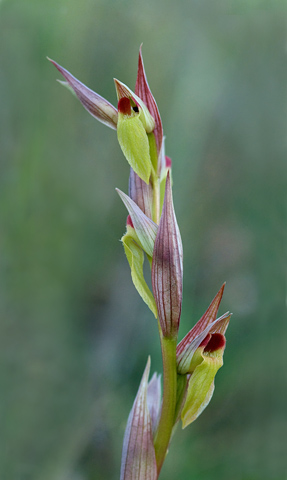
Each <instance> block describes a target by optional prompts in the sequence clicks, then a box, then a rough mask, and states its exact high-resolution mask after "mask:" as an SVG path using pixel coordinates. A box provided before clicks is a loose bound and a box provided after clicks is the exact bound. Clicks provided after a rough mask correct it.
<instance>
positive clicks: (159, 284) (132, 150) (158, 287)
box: [50, 49, 231, 480]
mask: <svg viewBox="0 0 287 480" xmlns="http://www.w3.org/2000/svg"><path fill="white" fill-rule="evenodd" d="M50 61H51V62H52V63H53V64H54V65H55V67H56V68H57V69H58V70H59V72H60V73H61V74H62V75H63V77H64V78H65V81H64V82H61V83H63V84H64V85H65V86H67V87H68V88H69V89H70V90H72V91H73V92H74V93H75V94H76V96H77V97H78V98H79V100H80V102H81V103H82V105H83V106H84V107H85V108H86V110H87V111H88V112H89V113H90V114H91V115H93V116H94V117H95V118H96V119H97V120H99V121H100V122H101V123H104V124H105V125H107V126H108V127H110V128H112V129H114V130H116V131H117V137H118V141H119V144H120V147H121V149H122V152H123V154H124V156H125V158H126V159H127V161H128V163H129V165H130V167H131V168H130V178H129V195H126V194H125V193H123V192H121V191H120V190H117V192H118V194H119V196H120V198H121V199H122V201H123V203H124V205H125V206H126V208H127V211H128V217H127V221H126V233H125V234H124V235H123V237H122V243H123V246H124V250H125V253H126V256H127V259H128V262H129V265H130V269H131V276H132V281H133V283H134V286H135V288H136V289H137V291H138V293H139V294H140V296H141V297H142V299H143V301H144V302H145V303H146V304H147V305H148V307H149V308H150V310H151V311H152V313H153V314H154V316H155V318H156V319H157V321H158V330H159V336H160V342H161V351H162V361H163V394H161V378H160V375H157V374H156V373H155V374H154V375H153V377H152V379H151V380H150V381H149V380H148V379H149V373H150V358H148V361H147V365H146V367H145V370H144V373H143V376H142V380H141V383H140V386H139V390H138V393H137V395H136V398H135V401H134V404H133V407H132V410H131V412H130V415H129V418H128V423H127V427H126V431H125V436H124V442H123V452H122V465H121V475H120V479H121V480H156V479H157V478H158V477H159V474H160V471H161V468H162V465H163V462H164V459H165V456H166V454H167V450H168V447H169V444H170V440H171V436H172V433H173V430H174V428H175V426H176V425H177V423H178V422H179V420H180V419H181V421H182V426H183V428H185V427H186V426H187V425H189V424H190V423H192V422H194V420H196V418H197V417H198V416H199V415H200V414H201V412H202V411H203V410H204V409H205V408H206V406H207V405H208V403H209V401H210V399H211V397H212V394H213V391H214V377H215V375H216V372H217V370H218V369H219V368H220V367H221V366H222V364H223V353H224V348H225V342H226V340H225V336H224V335H225V331H226V329H227V327H228V324H229V320H230V317H231V314H229V312H227V313H225V314H224V315H222V316H221V317H219V318H217V312H218V309H219V305H220V302H221V298H222V295H223V290H224V286H225V284H223V285H222V287H221V288H220V290H219V292H218V293H217V294H216V296H215V297H214V299H213V300H212V302H211V304H210V305H209V307H208V309H207V310H206V312H205V313H204V315H203V316H202V317H201V319H200V320H199V321H198V322H197V323H196V325H195V326H194V327H193V328H192V329H191V330H190V331H189V332H188V333H187V335H186V336H185V337H184V338H183V339H182V340H181V341H180V342H179V343H178V339H177V337H178V328H179V322H180V315H181V304H182V277H183V266H182V259H183V253H182V242H181V236H180V231H179V228H178V224H177V220H176V216H175V211H174V206H173V199H172V185H171V160H170V159H169V158H168V157H167V156H165V149H164V136H163V129H162V122H161V118H160V114H159V111H158V107H157V104H156V102H155V99H154V97H153V95H152V93H151V91H150V88H149V85H148V82H147V79H146V74H145V70H144V65H143V59H142V52H141V49H140V52H139V60H138V72H137V80H136V86H135V92H133V91H132V90H130V89H129V88H128V87H127V86H126V85H124V84H123V83H121V82H120V81H119V80H114V82H115V87H116V92H117V98H118V108H117V109H116V108H115V107H114V106H113V105H111V104H110V103H109V102H108V101H107V100H105V99H104V98H103V97H101V96H100V95H98V94H97V93H95V92H93V91H92V90H90V89H89V88H88V87H86V86H85V85H83V84H82V83H81V82H80V81H79V80H77V79H76V78H75V77H73V76H72V75H71V74H70V73H69V72H68V71H67V70H65V69H64V68H63V67H61V66H60V65H58V64H57V63H56V62H54V61H53V60H50ZM145 257H147V259H148V261H149V264H150V267H151V280H152V290H153V291H152V292H151V290H150V289H149V287H148V285H147V283H146V281H145V278H144V274H143V263H144V258H145Z"/></svg>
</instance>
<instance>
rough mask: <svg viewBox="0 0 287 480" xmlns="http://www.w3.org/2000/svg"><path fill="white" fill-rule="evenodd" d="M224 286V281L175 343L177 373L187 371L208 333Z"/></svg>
mask: <svg viewBox="0 0 287 480" xmlns="http://www.w3.org/2000/svg"><path fill="white" fill-rule="evenodd" d="M224 288H225V283H224V284H223V285H222V287H221V288H220V290H219V291H218V292H217V294H216V295H215V297H214V299H213V300H212V302H211V304H210V305H209V307H208V309H207V310H206V312H205V313H204V314H203V315H202V317H201V318H200V320H199V321H198V322H197V323H196V324H195V325H194V327H193V328H192V329H191V330H190V331H189V332H188V333H187V335H186V336H185V337H184V338H183V339H182V340H181V342H180V343H179V344H178V345H177V348H176V357H177V363H178V371H179V373H186V372H187V371H188V365H189V364H190V361H191V358H192V356H193V354H194V352H195V351H196V349H197V348H198V346H199V345H200V344H201V342H202V341H203V340H204V338H205V337H206V336H207V335H208V333H209V330H210V328H212V326H213V322H214V321H215V319H216V315H217V312H218V309H219V305H220V302H221V299H222V295H223V291H224ZM225 315H226V314H225ZM223 333H224V332H223Z"/></svg>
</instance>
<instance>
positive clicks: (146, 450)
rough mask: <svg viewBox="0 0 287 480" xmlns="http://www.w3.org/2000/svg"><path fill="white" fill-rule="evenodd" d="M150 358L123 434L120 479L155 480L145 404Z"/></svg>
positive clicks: (152, 448)
mask: <svg viewBox="0 0 287 480" xmlns="http://www.w3.org/2000/svg"><path fill="white" fill-rule="evenodd" d="M149 371H150V358H148V362H147V365H146V368H145V371H144V374H143V377H142V380H141V383H140V386H139V390H138V393H137V396H136V399H135V401H134V404H133V408H132V410H131V412H130V415H129V418H128V423H127V427H126V431H125V436H124V443H123V452H122V465H121V478H120V480H156V479H157V466H156V458H155V450H154V445H153V438H152V425H151V418H150V414H149V410H148V406H147V388H148V376H149Z"/></svg>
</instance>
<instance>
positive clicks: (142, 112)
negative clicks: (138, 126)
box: [114, 78, 155, 133]
mask: <svg viewBox="0 0 287 480" xmlns="http://www.w3.org/2000/svg"><path fill="white" fill-rule="evenodd" d="M114 82H115V86H116V91H117V97H118V101H119V102H120V100H121V99H122V98H128V99H129V100H130V101H131V106H132V108H133V110H134V111H136V110H138V113H139V118H140V120H141V122H142V124H143V126H144V129H145V131H146V133H151V132H153V130H154V127H155V121H154V118H153V117H152V115H151V114H150V112H149V109H148V107H147V106H146V105H145V103H144V102H143V101H142V100H141V99H140V98H139V97H138V96H137V95H136V94H135V93H134V92H133V91H132V90H131V89H130V88H129V87H127V86H126V85H125V84H124V83H122V82H120V81H119V80H117V79H116V78H114ZM136 107H137V108H136Z"/></svg>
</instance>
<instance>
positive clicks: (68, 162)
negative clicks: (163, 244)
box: [0, 0, 287, 480]
mask: <svg viewBox="0 0 287 480" xmlns="http://www.w3.org/2000/svg"><path fill="white" fill-rule="evenodd" d="M286 13H287V10H286V4H285V2H281V1H277V0H274V1H272V2H271V1H268V0H266V1H263V0H262V1H261V0H257V1H256V0H253V1H252V0H249V1H248V0H245V1H244V0H242V1H241V0H238V1H232V0H231V1H227V0H226V1H212V0H210V1H205V0H202V1H197V0H190V1H184V0H177V1H172V0H158V1H157V2H153V1H152V0H145V1H144V2H143V1H138V0H136V1H133V0H123V1H115V0H114V1H112V0H82V1H76V0H49V1H41V0H6V1H5V0H2V2H0V139H1V141H0V160H1V163H0V168H1V172H0V268H1V276H0V312H1V332H0V356H1V368H0V383H1V385H0V401H1V428H0V444H1V448H0V457H1V458H0V478H1V480H39V479H41V480H116V479H118V478H119V471H120V459H121V445H122V438H123V434H124V429H125V424H126V419H127V416H128V413H129V410H130V408H131V406H132V402H133V399H134V396H135V393H136V391H137V388H138V384H139V380H140V377H141V375H142V372H143V369H144V366H145V362H146V359H147V355H148V354H151V358H152V371H154V370H157V371H161V358H160V352H159V341H158V337H157V328H156V324H155V321H154V319H153V318H152V315H151V313H150V312H149V311H148V309H147V308H146V307H145V305H144V304H143V303H142V302H141V299H140V298H139V297H138V295H137V293H136V292H135V290H134V288H133V286H132V282H131V279H130V272H129V268H128V265H127V261H126V259H125V258H124V253H123V249H122V246H121V244H120V242H119V239H120V237H121V235H122V234H123V232H124V230H125V219H126V212H125V209H124V207H123V205H122V204H121V201H120V199H119V198H118V196H117V194H116V193H115V187H119V188H121V189H122V190H124V191H126V192H127V188H128V174H129V168H128V165H127V163H126V161H125V160H124V158H123V155H122V153H121V151H120V148H119V146H118V144H117V139H116V135H115V132H114V131H112V130H110V129H108V128H106V127H105V126H103V125H101V124H99V123H97V122H96V120H94V119H93V118H92V117H91V116H89V115H88V114H87V112H86V111H85V110H84V109H83V108H82V106H81V105H80V103H79V102H78V101H77V100H76V99H75V98H74V97H73V96H72V95H71V94H70V93H69V92H68V91H67V90H65V89H63V88H62V87H61V86H60V85H59V84H58V83H56V81H55V80H56V79H57V78H59V76H60V75H59V73H58V72H57V71H56V69H55V68H54V67H53V66H52V65H51V64H50V63H49V62H48V61H47V60H46V55H48V56H50V57H51V58H53V59H55V60H56V61H58V62H59V63H61V64H62V65H63V66H64V67H66V68H67V69H69V70H70V71H71V72H72V73H73V74H74V75H75V76H76V77H78V78H79V79H80V80H82V81H83V82H84V83H85V84H87V85H88V86H90V87H91V88H92V89H94V90H95V91H97V92H98V93H100V94H101V95H103V96H104V97H106V98H107V99H109V100H110V101H111V103H114V104H115V102H116V94H115V90H114V85H113V77H116V78H119V79H120V80H121V81H123V82H124V83H126V84H128V85H129V86H130V87H131V88H134V84H135V79H136V69H137V56H138V49H139V46H140V44H141V43H142V42H143V55H144V61H145V67H146V72H147V75H148V79H149V84H150V86H151V89H152V91H153V94H154V95H155V97H156V100H157V103H158V106H159V108H160V111H161V116H162V121H163V125H164V132H165V135H166V152H167V154H168V155H169V156H170V157H171V158H172V160H173V179H174V201H175V207H176V212H177V218H178V223H179V225H180V229H181V233H182V239H183V245H184V268H185V274H184V302H183V314H182V321H181V328H180V338H181V337H182V336H184V335H185V333H186V332H187V331H188V329H190V328H191V326H192V325H193V324H194V323H195V322H196V321H197V320H198V319H199V317H200V316H201V315H202V313H203V312H204V311H205V309H206V308H207V306H208V305H209V303H210V301H211V299H212V298H213V297H214V295H215V294H216V292H217V290H218V289H219V288H220V286H221V284H222V283H223V282H224V281H226V282H227V286H226V291H225V295H224V299H223V302H222V306H221V310H220V312H221V313H224V312H225V311H226V310H230V311H232V312H233V313H234V315H233V317H232V321H231V324H230V327H229V329H228V331H227V348H226V352H225V357H224V358H225V366H224V368H223V369H222V370H220V372H219V373H218V375H217V378H216V389H215V395H214V398H213V400H212V402H211V404H210V406H209V408H208V409H207V410H206V411H205V412H204V413H203V414H202V416H201V417H200V418H199V419H198V420H197V421H196V422H195V423H194V424H193V425H192V426H190V427H189V428H187V429H186V430H184V431H180V429H178V431H177V432H176V434H175V436H174V439H173V442H172V446H171V448H170V453H169V455H168V457H167V459H166V463H165V466H164V468H163V470H162V474H161V478H162V479H163V480H164V479H165V480H177V479H180V480H189V479H193V480H216V479H221V480H230V479H232V480H284V479H286V478H287V466H286V445H287V438H286V437H287V435H286V432H287V418H286V393H287V388H286V340H287V338H286V311H285V279H284V263H286V250H285V249H284V243H285V241H286V221H285V213H284V208H285V203H286V197H285V187H286V166H285V163H284V161H285V159H284V154H285V152H286V144H285V141H284V137H285V135H286V87H285V83H284V82H285V79H286Z"/></svg>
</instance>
